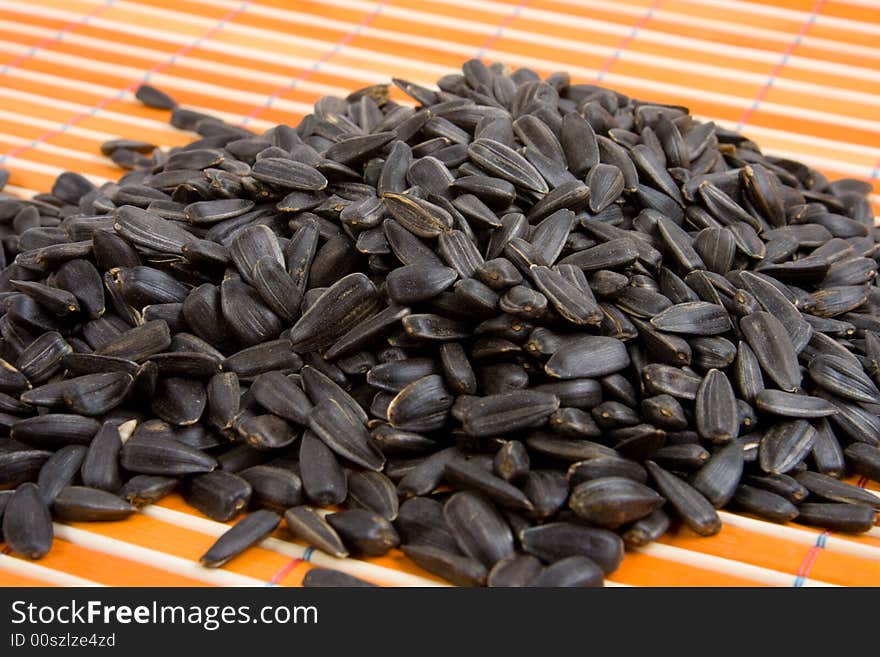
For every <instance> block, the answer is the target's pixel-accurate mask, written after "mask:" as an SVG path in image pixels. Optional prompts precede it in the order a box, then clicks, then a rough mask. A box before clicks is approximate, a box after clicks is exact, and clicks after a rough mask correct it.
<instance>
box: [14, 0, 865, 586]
mask: <svg viewBox="0 0 880 657" xmlns="http://www.w3.org/2000/svg"><path fill="white" fill-rule="evenodd" d="M878 44H880V3H878V2H876V0H761V1H757V0H739V1H738V0H379V1H368V0H315V1H297V0H260V1H259V2H257V1H245V2H239V1H236V0H128V1H127V0H26V1H25V0H0V166H3V167H6V168H8V169H9V170H10V171H11V174H12V175H11V178H10V184H9V187H8V189H9V190H11V191H13V192H15V193H18V194H21V195H25V196H27V195H31V194H34V193H36V192H44V191H48V190H49V188H50V186H51V183H52V181H53V180H54V178H55V176H57V175H58V174H59V173H61V172H62V171H63V170H65V169H71V170H75V171H80V172H83V173H85V174H87V175H89V176H90V177H91V178H92V179H93V180H94V181H95V182H99V183H100V182H102V181H104V180H106V179H112V178H116V177H118V175H119V171H118V170H116V169H115V168H114V167H113V166H112V164H111V163H110V162H109V161H107V160H106V159H104V158H102V157H101V156H100V153H99V149H98V147H99V145H100V143H101V142H102V141H104V140H106V139H111V138H116V137H128V138H139V139H147V140H150V141H153V142H154V143H158V144H161V145H163V146H172V145H178V144H184V143H186V142H187V141H188V140H190V139H191V138H192V136H191V135H186V134H183V133H180V132H178V131H175V130H173V129H172V128H170V127H169V126H168V125H167V118H168V117H167V114H166V113H164V112H161V111H157V110H151V109H147V108H144V107H142V106H141V105H139V104H138V103H137V102H135V101H134V100H133V96H132V91H133V90H134V89H135V88H136V87H137V85H138V84H140V83H141V82H144V81H149V82H151V83H152V84H155V85H157V86H159V87H160V88H163V89H165V90H166V91H168V92H170V93H171V94H172V95H173V96H174V97H175V98H177V100H178V101H179V102H181V103H182V104H184V105H187V106H191V107H194V108H196V109H200V108H201V109H205V110H206V111H209V112H212V113H215V114H217V113H219V114H220V115H221V116H223V117H224V118H226V119H227V120H230V121H234V122H236V123H242V124H244V125H249V126H250V127H252V128H254V129H258V130H259V129H264V128H266V127H269V126H270V125H272V124H274V123H277V122H285V123H295V122H296V121H298V120H299V119H300V118H301V117H302V116H303V115H304V114H306V113H307V112H308V111H309V109H310V106H311V104H312V103H313V102H314V101H315V100H316V99H317V98H319V97H321V96H323V95H327V94H334V95H345V94H347V93H348V92H349V91H351V90H352V89H354V88H357V87H360V86H364V85H367V84H371V83H375V82H385V81H387V80H388V78H390V77H391V76H398V77H403V78H408V79H411V80H413V81H416V82H421V83H426V84H430V83H432V82H433V81H434V80H436V78H438V77H439V76H440V75H442V74H444V73H448V72H451V71H452V70H453V69H456V68H458V66H459V65H460V63H461V62H462V61H464V60H466V59H469V58H471V57H475V56H478V57H485V58H486V59H489V60H502V61H505V62H507V63H509V64H510V65H511V66H529V67H531V68H533V69H535V70H537V71H538V72H540V73H542V74H547V73H550V72H552V71H556V70H562V69H565V70H568V71H570V72H571V74H572V77H573V78H574V79H575V80H576V81H585V82H587V81H599V82H601V83H603V84H607V85H608V86H611V87H614V88H616V89H619V90H621V91H623V92H625V93H628V94H631V95H633V96H635V97H638V98H644V99H653V100H657V101H660V102H667V103H680V104H684V105H687V106H689V107H691V108H692V111H693V112H694V114H696V115H697V116H699V117H701V118H706V119H711V120H714V121H716V122H717V123H718V124H719V125H722V126H725V127H730V128H738V129H741V130H743V131H744V132H745V133H746V134H747V135H749V136H750V137H751V138H753V139H754V140H755V141H757V142H758V143H759V144H761V145H762V147H763V148H764V149H765V150H766V151H767V152H768V153H772V154H777V155H782V156H787V157H793V158H797V159H800V160H803V161H805V162H808V163H810V164H812V165H813V166H815V167H816V168H818V169H820V170H821V171H823V172H824V173H825V174H826V175H828V176H829V177H831V178H839V177H856V178H861V179H864V180H869V181H870V182H871V183H872V184H873V185H874V189H875V194H874V195H873V196H872V201H873V202H874V205H875V208H880V111H878V110H880V46H878ZM868 487H869V488H871V487H872V484H869V485H868ZM873 488H874V489H875V490H878V488H877V487H876V486H874V487H873ZM724 520H725V527H724V530H723V531H722V532H721V533H720V534H719V535H718V536H716V537H713V538H709V539H703V538H698V537H696V536H694V535H693V534H691V533H689V532H687V531H684V530H682V531H681V532H679V533H678V534H675V535H671V536H668V537H666V538H664V539H663V540H662V541H661V542H660V543H658V544H655V545H652V546H649V547H648V548H647V549H645V550H642V551H640V552H637V553H633V554H630V555H628V556H627V558H626V559H625V560H624V563H623V565H622V566H621V568H620V569H619V570H618V571H617V572H616V573H614V574H613V575H612V577H611V580H612V582H614V583H618V584H623V585H658V586H676V585H692V586H695V585H715V586H727V585H734V586H735V585H776V586H812V585H818V586H821V585H824V584H831V585H834V584H837V585H873V586H878V585H880V528H875V529H874V530H873V531H872V532H870V533H869V534H868V535H865V536H860V537H850V536H841V535H837V534H828V533H820V532H818V531H816V530H813V529H809V528H806V527H800V526H797V525H790V526H786V527H779V526H776V525H771V524H769V523H764V522H760V521H757V520H755V519H751V518H746V517H742V516H731V515H727V514H725V518H724ZM221 530H222V526H221V525H219V523H213V522H211V521H209V520H206V519H204V518H203V517H201V516H199V515H198V514H197V513H196V512H194V511H193V510H192V509H189V508H187V507H186V505H185V504H183V502H182V501H181V500H180V499H179V498H176V497H173V498H171V499H169V500H167V501H165V502H163V503H162V504H160V505H159V506H158V507H154V508H151V509H148V510H147V511H146V512H145V513H142V514H138V515H137V516H135V517H133V518H131V519H129V520H127V521H124V522H119V523H112V524H107V525H99V524H96V523H92V524H80V525H76V526H72V527H61V526H59V527H58V536H59V538H58V540H57V541H56V547H55V549H53V551H52V552H51V553H50V554H49V556H47V557H46V558H45V559H43V560H41V561H39V562H37V563H35V564H31V563H28V562H24V561H22V560H20V559H17V558H15V557H12V556H8V555H6V554H5V553H4V554H0V585H6V586H29V585H70V584H80V585H82V584H100V585H182V586H183V585H261V584H277V585H284V586H288V585H290V586H296V585H298V584H299V583H300V582H301V581H302V577H303V575H304V573H305V572H307V570H308V569H309V568H311V567H313V566H312V564H315V563H318V564H319V565H321V564H324V565H326V564H328V563H330V558H328V557H324V556H322V555H321V554H320V553H311V552H310V551H308V550H304V549H303V548H302V547H300V546H296V545H294V544H293V543H290V542H289V541H287V540H285V537H284V532H283V530H279V532H278V533H277V537H278V538H279V539H281V540H277V539H276V540H269V541H267V542H266V543H264V544H263V545H262V546H261V547H260V548H258V549H254V550H252V551H250V552H249V553H247V554H245V555H243V556H242V557H240V558H238V559H235V560H234V561H232V562H231V563H230V564H228V565H227V566H226V567H225V568H223V569H220V570H218V571H208V570H206V569H201V568H199V567H198V566H197V564H196V563H195V560H197V559H198V557H199V556H200V555H201V554H202V553H203V552H204V551H205V550H206V549H207V547H208V546H209V545H210V544H211V543H212V542H213V540H214V536H216V535H217V533H218V532H219V531H221ZM336 565H337V566H338V567H340V568H343V569H347V570H349V572H352V573H353V574H359V575H360V576H362V577H364V578H365V579H369V580H372V581H374V582H376V583H379V584H389V585H408V584H409V585H412V584H415V585H430V584H436V583H437V580H436V579H435V578H433V577H432V576H430V575H429V574H427V573H425V572H423V571H421V570H419V569H418V568H416V567H415V566H413V565H412V564H410V563H408V562H407V561H406V560H405V559H404V558H403V557H402V555H401V554H400V553H398V552H393V553H391V554H390V555H388V556H386V557H383V558H381V559H372V560H368V561H367V562H359V561H353V560H349V561H346V562H344V563H339V564H336Z"/></svg>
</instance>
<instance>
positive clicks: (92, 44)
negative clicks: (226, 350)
mask: <svg viewBox="0 0 880 657" xmlns="http://www.w3.org/2000/svg"><path fill="white" fill-rule="evenodd" d="M0 29H5V30H14V31H16V32H20V33H23V34H31V35H34V36H36V37H49V38H50V37H52V35H53V34H54V33H55V31H54V30H50V29H46V28H42V27H35V26H33V25H29V24H27V23H17V22H13V21H6V20H0ZM64 42H65V43H73V44H77V45H80V46H83V47H87V48H92V49H95V50H101V51H105V52H107V53H108V55H109V56H110V57H111V58H112V57H113V56H114V55H118V54H122V55H131V56H132V57H141V58H143V59H147V60H149V61H150V62H154V61H159V60H161V59H163V58H165V57H168V53H167V52H164V51H162V50H155V49H153V48H142V47H140V46H132V45H130V44H127V43H118V42H116V41H109V40H104V39H97V38H94V37H89V36H83V35H81V34H76V33H75V32H74V33H68V34H65V35H64ZM0 43H2V42H0ZM12 45H14V46H17V47H18V46H20V47H21V48H22V49H23V50H24V51H25V52H29V51H30V47H28V46H21V45H20V44H17V43H16V44H11V43H9V42H6V45H5V46H4V47H10V46H12ZM50 54H51V55H54V56H66V55H65V53H63V52H60V51H54V50H40V51H38V52H37V53H36V54H35V55H33V56H30V58H36V59H40V58H45V57H47V56H49V55H50ZM174 61H175V64H176V65H180V66H185V67H189V68H194V69H197V70H199V71H206V72H210V73H220V74H222V75H233V76H238V77H241V78H243V79H244V80H245V82H250V81H255V82H265V83H266V84H274V85H276V86H281V85H284V84H287V83H289V82H290V79H291V76H287V75H281V74H279V73H269V72H265V71H259V70H256V69H254V68H253V67H247V66H236V65H234V64H225V63H222V62H215V61H212V60H209V59H204V58H201V57H194V56H191V55H178V56H177V57H176V58H175V60H174ZM89 62H90V63H98V64H100V63H103V62H101V61H96V60H95V59H94V58H90V59H89ZM90 68H91V66H90ZM138 74H139V75H140V74H143V71H142V70H140V69H138ZM157 75H162V76H166V74H165V73H159V74H154V76H151V77H152V79H155V77H156V76H157ZM167 77H174V76H167ZM180 79H184V80H187V81H190V80H191V78H186V77H183V78H180ZM297 88H299V89H303V90H305V91H312V92H314V93H319V94H323V95H327V94H338V93H339V91H340V90H341V87H334V86H331V85H328V84H321V83H319V82H311V81H309V80H302V81H300V82H299V83H298V84H297ZM826 91H827V90H826ZM346 93H348V92H346Z"/></svg>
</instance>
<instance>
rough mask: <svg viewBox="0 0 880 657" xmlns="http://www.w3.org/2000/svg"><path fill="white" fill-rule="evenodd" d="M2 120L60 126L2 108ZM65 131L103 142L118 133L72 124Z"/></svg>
mask: <svg viewBox="0 0 880 657" xmlns="http://www.w3.org/2000/svg"><path fill="white" fill-rule="evenodd" d="M0 121H5V122H6V125H7V126H8V125H9V124H10V123H19V124H21V125H27V126H33V127H35V128H40V129H42V130H54V129H55V128H57V127H58V122H57V121H51V120H49V119H42V118H40V117H38V116H28V115H27V114H20V113H18V112H10V111H8V110H4V109H0ZM65 132H66V133H67V134H68V135H72V136H74V137H80V138H82V139H91V140H92V141H94V142H96V143H98V144H102V143H104V142H105V141H108V140H110V139H116V138H117V136H118V135H114V134H111V133H109V132H101V131H100V130H90V129H89V128H81V127H79V126H76V125H75V126H71V127H69V128H68V129H67V130H65ZM163 147H167V145H163Z"/></svg>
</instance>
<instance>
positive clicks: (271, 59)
mask: <svg viewBox="0 0 880 657" xmlns="http://www.w3.org/2000/svg"><path fill="white" fill-rule="evenodd" d="M9 9H10V10H12V11H15V12H17V13H20V14H27V15H33V16H40V17H44V18H51V19H53V20H59V21H64V20H67V21H75V20H77V19H78V18H81V16H80V15H79V14H77V13H75V12H69V11H63V10H60V9H55V8H50V7H38V6H34V5H30V4H28V5H15V6H14V7H10V8H9ZM89 24H90V25H92V26H94V27H97V28H101V29H104V30H108V31H111V32H115V33H118V34H126V35H131V36H135V37H146V38H149V39H154V40H156V41H163V42H166V43H170V44H174V45H178V46H180V45H186V44H188V43H189V42H190V41H192V38H191V36H190V35H188V34H184V33H175V32H171V31H164V30H157V29H153V28H151V27H149V26H141V25H136V24H131V23H123V22H119V21H114V20H109V19H106V18H101V17H98V18H93V19H92V20H90V21H89ZM169 29H170V28H169ZM109 43H115V42H113V41H109ZM199 49H201V50H207V51H211V52H218V53H223V54H225V55H236V56H240V57H248V58H250V59H254V60H256V61H261V62H268V63H271V64H274V65H276V66H287V67H288V68H290V69H291V78H293V77H295V76H296V70H295V69H297V68H299V69H305V68H309V67H310V66H312V65H313V64H314V63H315V60H314V59H313V58H302V57H295V56H292V55H289V54H286V55H284V58H283V60H281V59H279V57H278V55H277V54H276V53H274V52H272V51H271V50H261V49H259V48H251V47H248V46H244V45H240V44H233V43H225V42H223V41H215V40H209V41H203V42H202V43H201V44H199ZM321 70H322V71H326V72H328V73H332V74H334V75H339V76H343V77H346V78H348V79H352V80H360V81H363V82H365V83H367V84H372V83H375V82H382V81H385V80H386V79H387V76H384V75H382V74H381V73H376V72H373V71H367V70H361V69H353V68H351V67H348V66H339V65H335V64H333V63H332V62H323V63H322V64H321Z"/></svg>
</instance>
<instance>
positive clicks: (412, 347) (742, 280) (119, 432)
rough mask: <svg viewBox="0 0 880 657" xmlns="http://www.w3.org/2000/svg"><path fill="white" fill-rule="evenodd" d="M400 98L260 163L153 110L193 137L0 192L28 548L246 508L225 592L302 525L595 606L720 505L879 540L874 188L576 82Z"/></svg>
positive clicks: (422, 91)
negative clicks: (611, 580) (94, 175)
mask: <svg viewBox="0 0 880 657" xmlns="http://www.w3.org/2000/svg"><path fill="white" fill-rule="evenodd" d="M394 84H395V85H396V86H397V87H398V88H399V89H401V90H402V91H403V92H404V93H405V94H406V95H407V96H408V97H410V98H411V99H412V101H414V102H413V103H411V104H401V103H397V102H394V101H392V100H390V99H389V88H388V87H387V86H384V85H378V86H373V87H369V88H365V89H361V90H359V91H356V92H354V93H352V94H351V95H350V96H348V97H347V98H344V99H343V98H334V97H327V98H323V99H321V100H319V101H318V102H317V103H316V105H315V110H314V113H313V114H311V115H309V116H307V117H305V118H304V119H303V120H302V121H301V122H300V123H299V125H297V126H296V127H291V126H287V125H279V126H276V127H274V128H272V129H270V130H268V131H266V132H264V133H262V134H255V133H253V132H251V131H249V130H246V129H244V128H241V127H237V126H233V125H229V124H227V123H224V122H223V121H221V120H218V119H216V118H213V117H211V116H207V115H204V114H201V113H198V112H194V111H191V110H188V109H184V108H181V107H178V106H177V105H176V104H175V102H174V101H173V100H172V99H170V98H169V97H168V96H166V95H165V94H164V93H162V92H161V91H159V90H157V89H155V88H152V87H148V86H144V87H142V88H141V89H140V90H139V91H138V94H137V95H138V98H140V99H141V100H142V101H143V102H144V103H146V104H147V105H150V106H152V107H159V108H164V109H168V110H171V123H172V125H174V126H175V127H178V128H181V129H184V130H191V131H195V132H196V133H198V135H199V136H200V138H199V139H198V140H197V141H194V142H193V143H191V144H189V145H188V146H186V147H183V148H175V149H172V150H171V151H170V152H163V151H161V150H159V149H157V148H156V147H155V146H154V145H152V144H149V143H145V142H141V141H135V140H116V141H112V142H108V143H105V144H104V145H103V147H102V151H103V152H104V154H106V155H108V156H109V157H110V158H112V159H113V161H114V162H116V163H117V164H119V165H120V166H122V167H125V168H127V169H129V171H128V172H127V173H126V174H125V175H124V176H122V178H121V179H120V180H119V181H118V183H109V184H106V185H103V186H102V187H99V188H96V187H95V186H94V185H92V184H91V183H90V182H89V181H88V180H87V179H86V178H84V177H83V176H81V175H79V174H76V173H70V172H68V173H64V174H62V175H61V176H59V177H58V179H57V181H56V182H55V185H54V187H53V188H52V191H51V193H49V194H40V195H38V196H36V197H35V198H33V199H32V200H27V201H25V200H18V199H15V198H13V197H10V196H3V197H2V198H0V224H2V225H0V231H2V232H0V236H2V246H3V248H2V249H0V258H2V259H4V260H5V261H4V262H3V263H2V264H3V265H4V267H5V268H4V269H3V270H2V273H0V295H2V306H0V307H2V311H0V312H2V317H0V336H2V340H0V355H2V358H3V360H2V361H0V365H2V367H0V391H2V394H0V426H2V430H3V432H4V434H5V435H6V436H7V437H4V438H2V439H0V488H2V489H7V491H6V492H3V493H0V514H3V522H2V531H3V534H4V536H5V540H6V541H7V543H8V545H9V547H11V548H12V549H13V550H14V551H15V552H17V553H19V554H22V555H26V556H28V557H32V558H39V557H41V556H42V555H44V554H46V553H47V552H48V551H49V549H50V546H51V543H52V536H53V531H52V518H53V517H54V518H55V519H57V520H61V521H83V520H87V521H95V520H112V519H119V518H124V517H126V516H128V515H129V514H131V513H133V512H134V511H135V509H136V508H137V507H138V506H141V505H144V504H149V503H153V502H155V501H157V500H159V499H160V498H162V497H163V496H165V495H167V494H168V493H170V492H171V491H172V490H178V491H180V492H181V493H182V494H183V496H184V497H185V499H186V500H187V501H188V502H189V503H190V504H192V505H193V506H194V507H196V508H197V509H199V510H200V511H202V512H203V513H205V514H207V515H208V516H210V517H211V518H214V519H216V520H219V521H227V520H230V519H232V518H234V517H236V516H237V515H239V514H241V513H244V512H245V511H246V510H248V509H255V510H253V511H252V512H251V513H249V514H248V515H246V516H245V517H244V518H243V519H242V520H241V521H240V522H239V523H238V524H236V525H234V526H233V528H232V529H230V530H229V531H228V532H227V533H226V534H225V535H224V536H222V537H221V538H220V539H219V540H218V541H217V543H216V544H215V545H214V546H213V547H212V548H211V549H210V550H209V551H208V552H207V554H205V555H204V557H203V559H202V562H203V563H204V564H205V565H206V566H218V565H221V564H223V563H225V562H226V561H227V560H228V559H230V558H232V557H233V556H235V555H236V554H238V553H240V552H241V551H242V550H244V549H245V548H247V547H248V546H251V545H254V544H256V543H258V542H259V541H261V540H262V539H263V538H264V537H265V536H267V535H268V534H270V533H271V532H273V531H274V530H275V529H276V527H278V526H279V524H280V523H281V521H282V518H283V519H284V522H285V525H286V528H287V530H288V531H289V534H290V535H291V536H292V537H293V538H295V539H296V540H298V541H301V542H305V543H307V544H309V545H311V546H313V547H315V548H318V549H320V550H323V551H325V552H326V553H328V554H331V555H334V556H337V557H345V556H347V555H348V554H349V553H353V554H357V555H363V556H377V555H382V554H384V553H386V552H387V551H388V550H391V549H392V548H395V547H398V546H399V547H400V548H401V549H402V551H403V552H404V553H405V554H406V555H407V556H408V557H409V558H411V559H412V560H413V561H414V562H415V563H416V564H418V565H419V566H421V567H423V568H424V569H426V570H428V571H430V572H431V573H434V574H436V575H439V576H440V577H442V578H445V579H446V580H448V581H450V582H452V583H455V584H460V585H483V584H489V585H490V586H514V585H538V586H542V585H543V586H562V585H569V586H573V585H577V586H585V585H601V583H602V581H603V578H604V577H605V576H607V575H608V574H609V573H611V572H613V571H614V570H615V568H617V566H618V564H619V563H620V561H621V559H622V558H623V555H624V546H626V547H629V548H638V547H639V546H643V545H645V544H646V543H648V542H650V541H653V540H655V539H657V538H659V537H660V536H661V535H662V534H664V533H665V532H666V531H667V529H668V528H669V526H670V523H673V522H675V523H678V522H680V523H683V524H684V525H686V526H687V527H690V528H691V529H692V530H693V531H695V532H697V533H699V534H702V535H711V534H714V533H716V532H718V531H719V529H720V527H721V522H720V519H719V515H718V513H717V511H716V509H719V508H730V509H736V510H741V511H745V512H748V513H750V514H754V515H756V516H758V517H760V518H763V519H766V520H770V521H774V522H787V521H792V520H794V521H795V522H800V523H804V524H808V525H813V526H817V527H823V528H827V529H830V530H834V531H842V532H864V531H866V530H868V529H870V528H871V527H872V526H873V525H874V522H875V512H876V510H877V509H878V508H880V498H878V497H877V496H876V495H874V494H872V493H870V492H868V491H866V490H864V489H862V488H859V487H857V486H853V485H851V484H848V483H845V482H843V481H841V477H843V476H844V475H848V474H857V475H862V476H864V477H868V478H871V479H874V480H880V450H878V441H880V416H878V413H880V391H878V387H877V382H878V380H880V319H878V310H880V289H878V287H877V285H876V278H877V276H876V274H877V258H878V246H877V244H878V242H877V232H876V230H875V228H874V227H873V213H872V209H871V206H870V204H869V203H868V201H867V200H866V195H867V193H868V192H869V191H870V189H871V188H870V186H869V185H867V184H865V183H863V182H860V181H857V180H839V181H836V182H829V181H828V180H826V179H825V178H824V177H823V176H822V175H821V174H819V173H818V172H816V171H814V170H812V169H810V168H808V167H807V166H805V165H803V164H801V163H799V162H795V161H792V160H788V159H782V158H778V157H770V156H765V155H763V154H762V153H761V151H760V149H759V148H758V146H757V145H756V144H755V143H753V142H752V141H749V140H748V139H747V138H745V137H744V136H742V135H740V134H738V133H735V132H731V131H728V130H725V129H721V128H719V127H718V126H716V125H714V124H712V123H704V122H700V121H697V120H695V119H693V118H692V117H691V116H690V115H689V114H688V111H687V109H686V108H683V107H676V106H668V105H658V104H654V103H647V102H641V101H637V100H634V99H632V98H628V97H627V96H624V95H622V94H620V93H616V92H614V91H612V90H609V89H604V88H601V87H598V86H594V85H590V84H574V83H572V82H571V81H570V79H569V76H568V75H566V74H565V73H557V74H554V75H551V76H549V77H548V78H546V79H543V80H542V79H541V78H540V77H539V76H538V75H537V74H536V73H535V72H533V71H530V70H528V69H520V70H517V71H514V72H512V73H511V72H509V71H507V70H506V69H505V68H504V67H502V66H500V65H492V66H486V65H484V64H483V63H482V62H480V61H477V60H472V61H469V62H467V63H466V64H465V65H464V66H463V70H462V73H461V74H455V75H447V76H445V77H443V78H441V79H440V80H439V81H438V87H439V90H434V89H428V88H425V87H423V86H420V85H417V84H413V83H410V82H407V81H404V80H394ZM13 490H14V492H12V491H13ZM319 507H330V509H331V511H330V512H329V513H328V512H326V511H319ZM4 508H5V513H4V511H3V509H4ZM306 583H307V584H312V585H339V584H343V585H352V584H357V583H358V582H357V580H354V579H352V578H351V577H349V576H347V575H345V574H344V573H338V572H334V571H322V570H316V571H314V572H313V573H312V574H310V576H309V579H308V580H307V582H306Z"/></svg>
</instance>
